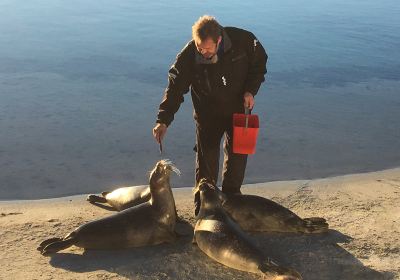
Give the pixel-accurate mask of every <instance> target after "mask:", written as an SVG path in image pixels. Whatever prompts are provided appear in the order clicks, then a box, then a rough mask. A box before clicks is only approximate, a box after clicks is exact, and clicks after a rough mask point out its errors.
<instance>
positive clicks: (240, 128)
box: [233, 114, 260, 155]
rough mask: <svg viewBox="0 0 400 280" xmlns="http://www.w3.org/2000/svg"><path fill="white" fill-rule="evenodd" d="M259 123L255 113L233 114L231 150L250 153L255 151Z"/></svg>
mask: <svg viewBox="0 0 400 280" xmlns="http://www.w3.org/2000/svg"><path fill="white" fill-rule="evenodd" d="M246 118H247V127H246ZM259 125H260V124H259V121H258V116H257V115H250V114H248V115H246V114H233V152H234V153H235V154H246V155H250V154H254V153H255V152H256V143H257V135H258V129H259Z"/></svg>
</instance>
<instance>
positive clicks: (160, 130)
mask: <svg viewBox="0 0 400 280" xmlns="http://www.w3.org/2000/svg"><path fill="white" fill-rule="evenodd" d="M167 129H168V127H167V125H166V124H163V123H157V124H156V126H155V127H154V128H153V136H154V138H155V139H156V141H157V142H158V143H161V141H162V140H163V139H164V136H165V134H166V133H167Z"/></svg>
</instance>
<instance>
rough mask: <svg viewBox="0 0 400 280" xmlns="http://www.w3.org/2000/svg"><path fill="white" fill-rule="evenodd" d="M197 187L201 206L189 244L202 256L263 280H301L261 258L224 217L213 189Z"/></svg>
mask: <svg viewBox="0 0 400 280" xmlns="http://www.w3.org/2000/svg"><path fill="white" fill-rule="evenodd" d="M199 185H200V186H199V191H200V202H201V205H200V211H199V215H198V220H197V222H196V226H195V228H194V239H193V241H194V242H195V243H197V245H198V247H199V248H200V249H201V250H202V251H203V252H204V253H205V254H206V255H208V256H209V257H210V258H212V259H214V260H216V261H217V262H219V263H222V264H224V265H226V266H229V267H231V268H235V269H238V270H242V271H247V272H253V273H259V274H261V275H263V277H264V279H265V278H267V279H276V280H278V279H281V280H298V279H302V278H301V275H300V274H299V273H298V272H297V271H295V270H294V269H291V268H286V267H282V266H279V265H278V264H276V263H275V262H274V261H272V260H270V259H269V258H267V257H265V256H264V254H263V253H262V252H261V251H260V250H259V249H258V248H257V247H256V246H255V245H254V244H253V243H252V242H251V240H250V239H249V237H248V236H247V235H246V233H245V232H244V231H243V230H242V229H241V228H240V227H239V226H238V225H237V224H236V223H235V222H234V221H233V220H232V219H231V218H230V217H229V216H228V215H227V214H226V212H225V210H224V209H223V207H222V205H221V201H220V199H219V197H218V194H217V192H216V191H215V189H213V187H212V186H211V185H209V184H207V183H204V181H200V183H199Z"/></svg>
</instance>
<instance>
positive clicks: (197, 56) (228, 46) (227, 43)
mask: <svg viewBox="0 0 400 280" xmlns="http://www.w3.org/2000/svg"><path fill="white" fill-rule="evenodd" d="M222 41H223V48H224V53H226V52H227V51H229V50H230V49H231V48H232V41H231V39H230V38H229V36H228V34H227V33H226V31H225V29H224V28H222ZM194 51H195V62H196V64H213V63H216V62H215V60H214V61H213V60H212V59H206V58H204V57H203V56H202V55H201V54H200V53H199V52H198V51H197V49H196V48H195V50H194ZM216 55H218V54H216Z"/></svg>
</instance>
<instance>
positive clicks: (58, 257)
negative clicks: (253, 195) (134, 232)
mask: <svg viewBox="0 0 400 280" xmlns="http://www.w3.org/2000/svg"><path fill="white" fill-rule="evenodd" d="M180 227H181V229H180V231H181V232H182V231H184V232H190V231H191V230H192V228H191V226H190V224H188V223H187V224H181V225H180ZM253 237H254V240H255V242H256V243H257V244H258V245H259V246H260V248H263V250H264V252H265V254H266V255H268V256H270V257H272V258H274V259H275V260H277V261H279V262H280V263H281V264H283V265H286V266H291V267H293V268H295V269H297V270H298V271H299V272H300V273H301V274H302V276H303V279H306V280H313V279H315V280H317V279H318V280H324V279H327V280H328V279H332V280H337V279H342V280H347V279H348V280H357V279H360V280H361V279H363V280H368V279H371V280H379V279H394V276H393V275H392V274H391V273H388V272H385V273H381V272H378V271H375V270H373V269H370V268H368V267H366V266H364V265H363V264H362V263H361V262H360V261H359V260H358V259H357V258H355V257H354V256H353V255H352V254H350V253H349V252H348V251H346V250H345V249H343V248H341V247H340V246H339V245H338V243H346V242H349V241H351V239H352V238H351V237H348V236H346V235H343V234H341V233H340V232H338V231H335V230H330V231H329V232H328V233H325V234H317V235H298V234H255V235H253ZM191 240H192V235H190V234H189V235H186V236H184V237H181V238H180V239H179V240H178V241H177V242H176V243H174V244H163V245H158V246H153V247H145V248H134V249H126V250H112V251H110V250H107V251H100V250H99V251H95V250H90V251H88V250H86V251H85V252H84V254H83V255H78V254H70V253H62V252H61V253H57V254H54V255H53V256H52V257H51V260H50V264H51V265H52V266H54V267H58V268H63V269H66V270H69V271H74V272H91V271H97V270H106V271H109V272H113V273H117V274H119V275H121V276H124V277H127V278H130V279H259V276H257V275H255V274H251V273H246V272H241V271H237V270H234V269H230V268H228V267H225V266H223V265H221V264H218V263H217V262H215V261H213V260H212V259H210V258H208V257H207V256H206V255H205V254H203V253H202V252H201V251H200V250H199V249H198V248H197V246H196V245H193V244H192V243H191Z"/></svg>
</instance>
